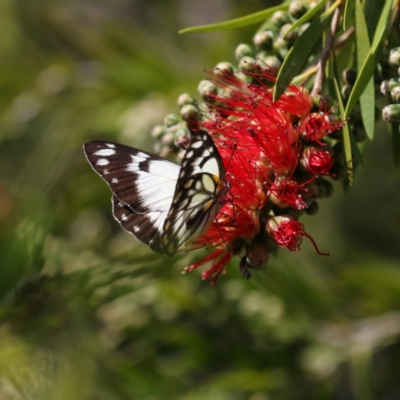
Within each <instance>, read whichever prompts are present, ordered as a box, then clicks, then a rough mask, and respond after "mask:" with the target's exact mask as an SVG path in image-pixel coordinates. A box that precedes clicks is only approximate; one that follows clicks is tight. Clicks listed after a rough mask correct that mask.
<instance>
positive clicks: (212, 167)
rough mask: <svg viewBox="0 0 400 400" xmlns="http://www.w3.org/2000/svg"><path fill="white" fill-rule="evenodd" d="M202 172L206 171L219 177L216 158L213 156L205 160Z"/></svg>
mask: <svg viewBox="0 0 400 400" xmlns="http://www.w3.org/2000/svg"><path fill="white" fill-rule="evenodd" d="M203 172H208V173H210V174H212V175H216V176H218V177H219V175H220V172H221V171H220V170H219V166H218V162H217V160H216V159H215V158H210V159H209V160H207V162H206V163H205V164H204V165H203Z"/></svg>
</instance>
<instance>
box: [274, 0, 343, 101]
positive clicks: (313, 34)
mask: <svg viewBox="0 0 400 400" xmlns="http://www.w3.org/2000/svg"><path fill="white" fill-rule="evenodd" d="M339 4H340V2H335V3H334V4H333V5H332V6H331V7H330V8H329V10H327V11H326V12H325V13H323V14H322V15H320V16H319V17H318V18H316V19H315V20H314V21H313V22H312V23H311V24H310V26H309V27H308V28H307V29H306V30H305V31H304V32H303V33H302V34H301V35H300V37H299V38H298V39H297V40H296V42H295V43H294V45H293V47H292V48H291V49H290V50H289V52H288V53H287V55H286V58H285V60H284V61H283V63H282V66H281V68H280V70H279V73H278V76H277V79H276V85H275V90H274V101H276V100H278V99H279V97H280V96H281V95H282V94H283V93H284V91H285V90H286V88H287V87H288V85H289V84H290V82H291V81H292V79H293V78H294V77H295V76H296V75H297V74H298V72H299V71H300V69H301V67H302V66H303V64H304V62H305V61H306V60H307V58H308V57H309V55H310V50H311V49H312V47H313V46H314V44H315V42H316V41H317V40H318V39H320V38H321V35H322V33H323V31H324V29H325V28H326V26H327V24H328V23H329V21H330V18H331V16H332V13H333V12H334V11H335V9H336V8H337V6H338V5H339Z"/></svg>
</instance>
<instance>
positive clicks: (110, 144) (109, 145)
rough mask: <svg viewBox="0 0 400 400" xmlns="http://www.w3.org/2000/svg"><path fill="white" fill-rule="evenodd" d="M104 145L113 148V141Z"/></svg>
mask: <svg viewBox="0 0 400 400" xmlns="http://www.w3.org/2000/svg"><path fill="white" fill-rule="evenodd" d="M106 146H107V147H109V148H110V149H115V144H113V143H106Z"/></svg>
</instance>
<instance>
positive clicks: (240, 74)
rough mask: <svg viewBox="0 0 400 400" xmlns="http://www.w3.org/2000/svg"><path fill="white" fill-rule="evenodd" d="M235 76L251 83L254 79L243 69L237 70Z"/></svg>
mask: <svg viewBox="0 0 400 400" xmlns="http://www.w3.org/2000/svg"><path fill="white" fill-rule="evenodd" d="M235 76H236V78H238V79H240V80H241V81H243V82H246V83H251V82H252V80H253V78H252V77H251V75H248V74H245V73H243V72H242V71H236V72H235Z"/></svg>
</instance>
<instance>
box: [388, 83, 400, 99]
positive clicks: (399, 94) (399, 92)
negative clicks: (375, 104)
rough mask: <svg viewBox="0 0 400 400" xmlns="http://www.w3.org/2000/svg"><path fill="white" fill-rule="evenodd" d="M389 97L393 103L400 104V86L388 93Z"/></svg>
mask: <svg viewBox="0 0 400 400" xmlns="http://www.w3.org/2000/svg"><path fill="white" fill-rule="evenodd" d="M390 97H391V98H392V100H393V101H394V102H395V103H400V86H396V87H394V88H393V89H392V90H391V91H390Z"/></svg>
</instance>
